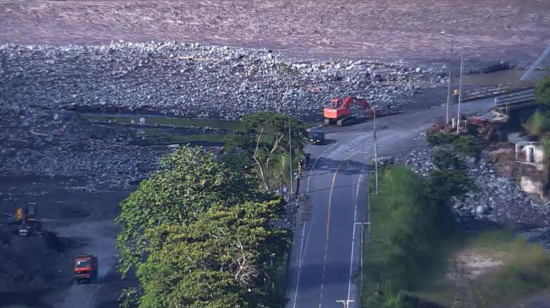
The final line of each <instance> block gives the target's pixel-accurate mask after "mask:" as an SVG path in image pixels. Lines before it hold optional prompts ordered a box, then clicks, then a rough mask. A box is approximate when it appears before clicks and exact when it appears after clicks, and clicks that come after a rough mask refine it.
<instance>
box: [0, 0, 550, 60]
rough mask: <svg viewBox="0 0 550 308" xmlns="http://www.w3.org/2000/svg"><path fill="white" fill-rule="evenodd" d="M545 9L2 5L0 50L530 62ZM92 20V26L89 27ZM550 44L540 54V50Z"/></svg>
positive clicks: (311, 2)
mask: <svg viewBox="0 0 550 308" xmlns="http://www.w3.org/2000/svg"><path fill="white" fill-rule="evenodd" d="M549 10H550V2H548V1H546V0H524V1H519V0H461V1H457V0H392V1H385V0H372V1H358V0H305V1H303V0H301V1H296V0H294V1H293V0H290V1H289V0H270V1H249V0H206V1H205V0H189V1H185V2H176V1H21V2H12V1H8V2H6V3H1V1H0V29H3V31H0V43H10V42H13V43H23V44H35V43H37V44H67V43H72V44H97V43H109V42H111V41H118V40H119V39H124V40H127V41H133V42H146V41H150V40H170V39H176V40H180V41H183V42H187V43H191V42H201V43H203V44H211V45H222V46H223V45H230V46H239V47H260V48H264V47H267V48H271V49H274V50H277V51H281V52H283V53H285V54H287V55H291V56H299V57H304V58H309V57H321V58H324V59H328V58H340V57H345V58H354V59H364V58H384V59H398V58H407V59H424V60H425V59H434V58H447V56H448V52H449V40H448V38H445V37H443V36H441V34H440V31H441V30H445V31H447V32H450V33H453V34H455V35H456V37H457V41H458V42H461V43H462V44H463V45H468V46H476V47H491V48H489V49H479V50H470V51H469V52H468V57H476V56H482V57H484V58H485V59H490V60H503V59H505V60H511V59H518V58H519V59H522V60H523V59H525V58H534V57H536V56H538V54H540V53H541V52H542V50H544V47H546V45H547V44H548V43H549V42H550V14H548V12H549ZM92 16H93V17H92ZM545 44H546V45H545Z"/></svg>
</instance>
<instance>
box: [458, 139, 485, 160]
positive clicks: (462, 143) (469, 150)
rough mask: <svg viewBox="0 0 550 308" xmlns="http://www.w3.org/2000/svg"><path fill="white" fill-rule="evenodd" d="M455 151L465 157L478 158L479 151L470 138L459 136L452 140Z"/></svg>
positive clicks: (473, 140)
mask: <svg viewBox="0 0 550 308" xmlns="http://www.w3.org/2000/svg"><path fill="white" fill-rule="evenodd" d="M453 146H454V147H455V149H456V150H457V151H458V152H460V153H461V154H464V155H466V156H473V157H478V156H479V155H480V154H481V151H480V150H479V149H478V147H477V145H476V141H475V139H474V137H472V136H460V137H458V138H456V139H455V140H453Z"/></svg>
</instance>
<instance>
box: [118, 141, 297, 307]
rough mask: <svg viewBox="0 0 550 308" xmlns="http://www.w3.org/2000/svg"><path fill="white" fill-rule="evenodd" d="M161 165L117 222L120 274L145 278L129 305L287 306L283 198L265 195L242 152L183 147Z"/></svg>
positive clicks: (126, 204) (123, 206) (132, 291)
mask: <svg viewBox="0 0 550 308" xmlns="http://www.w3.org/2000/svg"><path fill="white" fill-rule="evenodd" d="M160 163H161V170H159V171H157V172H156V173H154V174H152V175H151V177H150V178H149V179H147V180H145V181H143V182H141V184H140V185H139V187H138V189H137V190H136V191H135V192H133V193H132V194H131V195H130V196H129V197H128V198H127V199H126V200H124V201H123V202H122V203H121V209H122V212H121V214H120V215H119V217H118V218H117V219H116V221H117V223H118V224H120V225H121V226H122V232H121V233H120V234H119V236H118V237H117V248H118V250H119V252H120V253H119V256H118V257H119V268H118V269H119V271H120V272H121V273H122V274H123V275H127V274H128V273H129V272H130V271H135V273H136V276H137V278H138V280H139V287H138V288H131V289H129V290H125V293H126V294H127V297H126V299H125V301H124V303H123V307H139V308H157V307H191V308H192V307H197V308H198V307H212V308H227V307H266V308H279V307H283V306H284V302H285V300H284V296H283V294H282V293H281V292H280V291H279V290H280V287H279V285H278V284H279V283H281V281H282V280H281V279H280V278H279V275H280V271H281V268H284V267H285V265H284V264H285V262H286V258H285V254H284V252H286V251H287V249H288V247H289V245H290V242H289V237H290V231H289V230H287V229H283V228H276V227H275V222H276V221H278V220H280V219H281V218H282V217H283V216H284V213H285V208H284V204H285V202H284V200H283V199H281V198H280V197H278V196H276V195H271V194H267V193H264V192H262V191H261V190H259V185H258V183H257V181H256V178H255V177H254V176H253V174H251V173H250V172H247V168H245V165H244V162H243V161H242V160H239V159H238V155H237V156H232V155H229V157H228V158H227V159H224V160H219V159H217V158H216V157H215V156H214V155H213V154H211V153H209V152H206V151H204V150H202V149H201V148H191V147H187V146H183V147H181V148H179V149H178V150H176V151H174V152H173V153H171V154H168V155H166V156H165V157H163V158H162V159H161V162H160Z"/></svg>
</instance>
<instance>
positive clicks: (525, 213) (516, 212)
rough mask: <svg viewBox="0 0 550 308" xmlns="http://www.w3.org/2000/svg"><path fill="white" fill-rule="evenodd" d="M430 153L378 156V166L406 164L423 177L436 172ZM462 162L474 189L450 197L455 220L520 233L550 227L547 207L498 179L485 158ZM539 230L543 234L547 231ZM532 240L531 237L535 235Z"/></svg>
mask: <svg viewBox="0 0 550 308" xmlns="http://www.w3.org/2000/svg"><path fill="white" fill-rule="evenodd" d="M432 152H433V149H431V148H430V149H418V150H413V151H411V152H410V153H408V154H407V155H404V156H399V157H380V158H379V166H380V165H382V166H384V165H389V164H401V165H406V166H409V167H410V168H412V170H413V171H415V172H416V173H417V174H419V175H421V176H422V177H424V178H426V177H428V176H429V174H430V172H431V171H433V170H435V169H436V166H435V165H434V163H433V157H432ZM463 159H464V160H465V161H466V173H467V175H468V177H469V178H470V179H471V180H472V181H473V183H474V185H475V189H472V190H470V191H468V192H467V193H466V194H465V195H463V196H460V197H459V198H453V200H452V209H453V212H454V213H455V214H456V218H457V220H459V221H466V222H468V221H471V220H472V219H473V220H477V221H481V222H489V223H496V224H498V225H501V226H509V227H513V228H517V229H520V230H522V229H535V228H544V227H548V226H550V206H548V205H541V204H537V203H536V202H534V201H533V200H532V199H530V198H529V197H528V196H527V195H526V194H525V193H524V192H523V191H522V190H521V189H520V188H519V185H518V184H517V183H516V182H514V181H513V180H510V179H508V178H505V177H502V176H499V175H498V174H497V173H496V172H495V171H494V169H493V167H492V165H491V163H489V162H488V161H487V160H485V159H484V158H482V159H480V160H479V161H477V162H474V161H473V160H471V159H468V158H463ZM541 230H542V231H541V232H542V233H544V231H545V230H546V229H541ZM539 233H540V232H539ZM539 233H537V234H539ZM531 237H533V238H534V235H533V236H531ZM547 241H548V242H550V240H547Z"/></svg>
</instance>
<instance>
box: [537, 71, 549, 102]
mask: <svg viewBox="0 0 550 308" xmlns="http://www.w3.org/2000/svg"><path fill="white" fill-rule="evenodd" d="M535 100H536V101H537V102H539V103H541V104H543V105H545V106H547V107H550V76H546V77H544V78H543V79H541V80H540V81H539V82H538V83H537V86H536V87H535Z"/></svg>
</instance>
